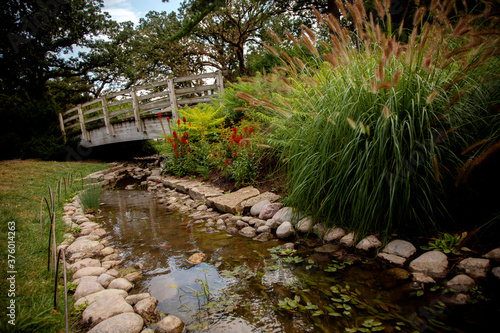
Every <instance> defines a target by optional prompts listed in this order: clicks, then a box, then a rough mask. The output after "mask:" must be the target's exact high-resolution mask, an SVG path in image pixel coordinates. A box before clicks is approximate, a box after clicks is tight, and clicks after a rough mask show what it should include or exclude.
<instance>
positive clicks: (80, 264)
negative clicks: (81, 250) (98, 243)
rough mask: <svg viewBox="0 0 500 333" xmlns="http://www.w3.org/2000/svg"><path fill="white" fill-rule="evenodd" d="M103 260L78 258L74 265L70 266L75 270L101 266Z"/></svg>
mask: <svg viewBox="0 0 500 333" xmlns="http://www.w3.org/2000/svg"><path fill="white" fill-rule="evenodd" d="M100 266H101V262H100V261H99V260H97V259H92V258H85V259H82V260H78V261H77V262H75V263H74V264H73V265H71V266H70V269H71V270H72V271H73V272H76V271H77V270H79V269H82V268H85V267H100Z"/></svg>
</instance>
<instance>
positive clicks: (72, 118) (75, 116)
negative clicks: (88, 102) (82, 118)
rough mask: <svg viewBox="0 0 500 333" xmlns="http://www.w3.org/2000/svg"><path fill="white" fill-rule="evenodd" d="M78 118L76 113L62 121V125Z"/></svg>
mask: <svg viewBox="0 0 500 333" xmlns="http://www.w3.org/2000/svg"><path fill="white" fill-rule="evenodd" d="M78 117H79V115H78V113H77V114H75V115H74V116H73V117H69V118H67V119H64V123H67V122H70V121H72V120H75V119H77V118H78Z"/></svg>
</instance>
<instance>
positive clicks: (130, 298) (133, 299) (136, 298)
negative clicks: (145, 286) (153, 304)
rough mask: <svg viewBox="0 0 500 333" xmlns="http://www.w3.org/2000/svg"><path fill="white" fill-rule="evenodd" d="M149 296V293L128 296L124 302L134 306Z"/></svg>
mask: <svg viewBox="0 0 500 333" xmlns="http://www.w3.org/2000/svg"><path fill="white" fill-rule="evenodd" d="M150 297H151V295H150V294H149V293H142V294H136V295H130V296H127V297H125V301H126V302H127V303H128V304H130V305H135V304H137V303H139V302H140V301H142V300H143V299H146V298H150Z"/></svg>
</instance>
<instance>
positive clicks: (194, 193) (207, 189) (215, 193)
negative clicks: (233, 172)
mask: <svg viewBox="0 0 500 333" xmlns="http://www.w3.org/2000/svg"><path fill="white" fill-rule="evenodd" d="M223 194H224V193H223V191H222V190H221V189H219V188H216V187H213V186H208V185H202V186H197V187H192V188H190V189H189V195H190V196H191V198H193V200H198V201H205V200H207V199H208V198H213V197H219V196H221V195H223Z"/></svg>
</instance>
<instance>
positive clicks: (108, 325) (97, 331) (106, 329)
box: [88, 312, 144, 333]
mask: <svg viewBox="0 0 500 333" xmlns="http://www.w3.org/2000/svg"><path fill="white" fill-rule="evenodd" d="M143 326H144V321H143V319H142V317H141V316H140V315H138V314H136V313H132V312H126V313H122V314H119V315H117V316H114V317H111V318H109V319H106V320H104V321H103V322H101V323H100V324H98V325H97V326H95V327H94V328H93V329H91V330H90V331H89V332H88V333H140V332H141V331H142V327H143Z"/></svg>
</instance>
